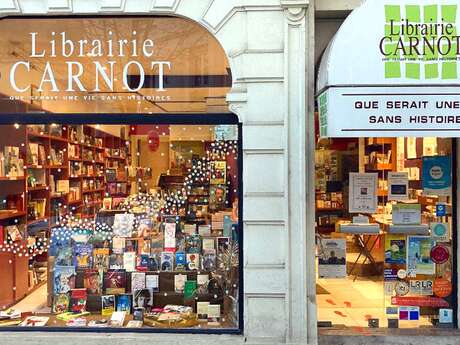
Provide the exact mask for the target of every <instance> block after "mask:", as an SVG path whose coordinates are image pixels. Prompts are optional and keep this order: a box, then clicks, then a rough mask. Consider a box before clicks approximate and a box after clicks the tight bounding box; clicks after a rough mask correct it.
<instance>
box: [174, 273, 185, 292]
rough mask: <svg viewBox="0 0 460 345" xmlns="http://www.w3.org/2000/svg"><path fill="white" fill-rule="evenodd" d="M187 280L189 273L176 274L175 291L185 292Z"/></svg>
mask: <svg viewBox="0 0 460 345" xmlns="http://www.w3.org/2000/svg"><path fill="white" fill-rule="evenodd" d="M186 281H187V275H185V274H176V275H175V276H174V291H175V292H177V293H183V292H184V287H185V282H186Z"/></svg>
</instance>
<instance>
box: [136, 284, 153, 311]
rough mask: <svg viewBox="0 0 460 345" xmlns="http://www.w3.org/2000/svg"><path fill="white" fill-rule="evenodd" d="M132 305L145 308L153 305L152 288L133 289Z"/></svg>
mask: <svg viewBox="0 0 460 345" xmlns="http://www.w3.org/2000/svg"><path fill="white" fill-rule="evenodd" d="M133 307H134V308H146V309H147V308H151V307H153V290H152V289H141V290H134V293H133Z"/></svg>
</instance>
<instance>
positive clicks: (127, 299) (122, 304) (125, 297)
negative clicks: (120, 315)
mask: <svg viewBox="0 0 460 345" xmlns="http://www.w3.org/2000/svg"><path fill="white" fill-rule="evenodd" d="M131 298H132V295H131V294H121V295H118V296H117V297H116V302H117V306H116V311H124V312H126V313H127V314H131V307H132V302H131Z"/></svg>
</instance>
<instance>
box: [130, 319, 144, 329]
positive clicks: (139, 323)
mask: <svg viewBox="0 0 460 345" xmlns="http://www.w3.org/2000/svg"><path fill="white" fill-rule="evenodd" d="M143 324H144V323H143V322H142V321H141V320H129V321H128V323H127V324H126V328H141V327H142V325H143Z"/></svg>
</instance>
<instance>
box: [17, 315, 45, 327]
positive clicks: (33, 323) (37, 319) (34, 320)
mask: <svg viewBox="0 0 460 345" xmlns="http://www.w3.org/2000/svg"><path fill="white" fill-rule="evenodd" d="M49 319H50V318H49V317H47V316H28V317H27V318H26V319H25V320H24V321H23V322H21V323H20V324H19V326H21V327H44V326H46V324H47V323H48V320H49Z"/></svg>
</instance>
